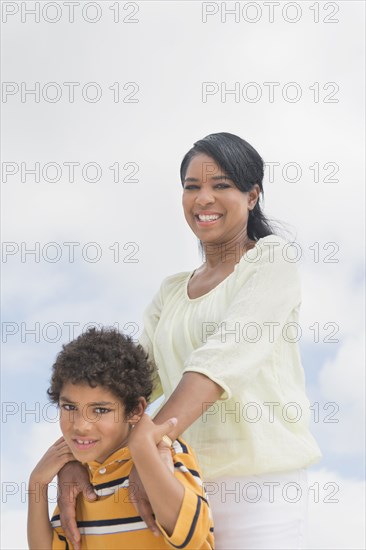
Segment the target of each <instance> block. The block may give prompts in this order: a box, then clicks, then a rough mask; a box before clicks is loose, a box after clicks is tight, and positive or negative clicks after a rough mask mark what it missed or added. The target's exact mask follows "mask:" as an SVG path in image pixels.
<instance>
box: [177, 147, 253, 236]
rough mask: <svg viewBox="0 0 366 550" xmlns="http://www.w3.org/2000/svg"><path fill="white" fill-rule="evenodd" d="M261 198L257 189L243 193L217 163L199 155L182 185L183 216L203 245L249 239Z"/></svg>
mask: <svg viewBox="0 0 366 550" xmlns="http://www.w3.org/2000/svg"><path fill="white" fill-rule="evenodd" d="M258 196H259V186H258V185H256V186H254V188H253V190H251V191H250V192H247V193H244V192H242V191H240V190H239V189H238V188H237V187H236V186H235V184H234V182H233V181H232V180H231V179H230V178H229V176H228V175H227V174H225V172H223V170H222V169H221V168H220V167H219V165H218V164H217V163H216V161H215V160H213V159H212V158H211V157H209V156H207V155H204V154H200V155H197V156H195V157H193V159H192V160H191V162H190V163H189V165H188V168H187V172H186V175H185V180H184V182H183V199H182V203H183V210H184V216H185V218H186V220H187V223H188V225H189V226H190V228H191V229H192V231H193V233H194V234H195V235H196V236H197V237H198V239H200V241H202V243H203V244H205V243H206V244H222V243H227V242H235V241H236V239H240V240H242V238H243V236H246V227H247V223H248V217H249V210H251V209H252V208H254V206H255V203H256V202H257V200H258Z"/></svg>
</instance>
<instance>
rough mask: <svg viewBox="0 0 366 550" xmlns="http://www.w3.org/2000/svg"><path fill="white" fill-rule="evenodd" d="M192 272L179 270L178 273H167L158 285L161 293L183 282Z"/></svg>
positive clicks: (167, 291) (165, 292)
mask: <svg viewBox="0 0 366 550" xmlns="http://www.w3.org/2000/svg"><path fill="white" fill-rule="evenodd" d="M192 272H193V271H180V272H179V273H174V274H173V275H168V276H167V277H165V278H164V279H163V280H162V282H161V285H160V290H161V292H162V293H163V295H166V294H168V293H169V292H170V291H171V290H173V289H175V288H177V287H178V286H181V285H183V284H185V282H186V281H187V279H188V278H189V276H190V275H191V274H192Z"/></svg>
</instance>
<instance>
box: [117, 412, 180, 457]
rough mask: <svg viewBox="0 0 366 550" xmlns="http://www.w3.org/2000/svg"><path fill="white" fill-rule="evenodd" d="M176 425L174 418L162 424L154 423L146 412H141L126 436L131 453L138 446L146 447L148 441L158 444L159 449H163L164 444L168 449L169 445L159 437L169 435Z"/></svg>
mask: <svg viewBox="0 0 366 550" xmlns="http://www.w3.org/2000/svg"><path fill="white" fill-rule="evenodd" d="M176 425H177V419H176V418H169V420H167V421H166V422H164V423H163V424H155V423H154V422H153V421H152V420H151V418H150V416H149V415H148V414H146V413H145V414H143V415H142V417H141V419H140V420H139V422H137V424H135V425H134V427H133V429H132V430H131V433H130V435H129V437H128V447H129V449H130V451H131V453H132V454H133V452H134V451H136V450H137V448H140V446H145V447H146V444H148V443H152V444H153V445H154V446H157V445H159V449H163V448H164V446H165V447H166V448H167V449H170V447H169V445H167V444H166V443H164V442H163V441H162V439H161V438H162V437H163V435H169V433H170V432H171V431H172V429H173V428H174V426H176Z"/></svg>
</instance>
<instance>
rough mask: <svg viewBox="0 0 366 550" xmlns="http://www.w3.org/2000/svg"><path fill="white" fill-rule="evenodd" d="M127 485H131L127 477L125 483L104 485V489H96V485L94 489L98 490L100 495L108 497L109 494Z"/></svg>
mask: <svg viewBox="0 0 366 550" xmlns="http://www.w3.org/2000/svg"><path fill="white" fill-rule="evenodd" d="M127 487H129V483H128V479H126V480H125V481H124V482H123V483H119V484H118V485H113V486H112V487H103V488H102V489H96V488H95V487H94V491H95V492H96V494H97V495H98V497H108V496H109V495H113V494H114V493H116V492H117V491H119V490H120V489H126V488H127Z"/></svg>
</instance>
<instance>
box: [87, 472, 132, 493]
mask: <svg viewBox="0 0 366 550" xmlns="http://www.w3.org/2000/svg"><path fill="white" fill-rule="evenodd" d="M126 479H128V476H125V477H120V478H118V479H114V480H113V481H107V482H106V483H99V484H98V485H93V487H94V489H97V490H98V491H99V490H100V489H106V488H107V487H115V486H116V485H120V484H122V483H124V482H125V481H126Z"/></svg>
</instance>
